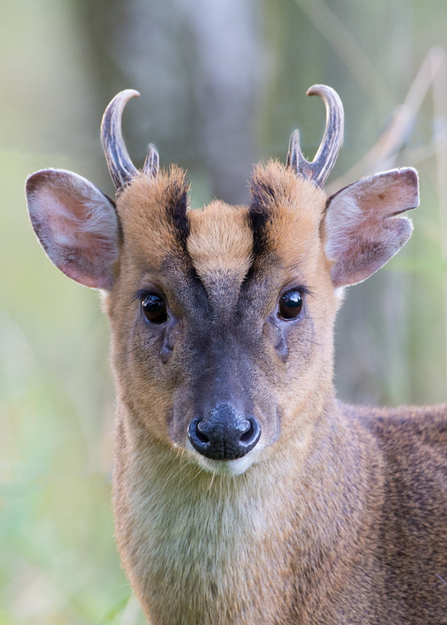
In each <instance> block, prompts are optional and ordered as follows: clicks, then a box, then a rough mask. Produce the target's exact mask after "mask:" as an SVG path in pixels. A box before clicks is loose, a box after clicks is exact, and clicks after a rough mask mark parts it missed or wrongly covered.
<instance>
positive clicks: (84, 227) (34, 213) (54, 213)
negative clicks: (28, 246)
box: [26, 169, 120, 289]
mask: <svg viewBox="0 0 447 625" xmlns="http://www.w3.org/2000/svg"><path fill="white" fill-rule="evenodd" d="M26 197H27V202H28V210H29V214H30V217H31V223H32V225H33V228H34V231H35V233H36V234H37V237H38V238H39V241H40V242H41V244H42V247H43V248H44V250H45V251H46V253H47V254H48V256H49V258H50V259H51V260H52V261H53V263H54V264H55V265H56V266H57V267H59V269H60V270H61V271H63V272H64V273H65V274H66V275H67V276H69V277H70V278H73V280H76V281H77V282H80V283H81V284H84V285H85V286H89V287H92V288H94V289H110V288H111V287H112V285H113V280H114V273H115V272H114V269H115V265H116V263H117V260H118V255H119V241H120V234H119V224H118V218H117V215H116V212H115V207H114V204H113V202H112V200H111V199H110V198H108V197H107V196H106V195H105V194H104V193H102V191H100V190H99V189H98V188H97V187H95V185H93V184H92V183H91V182H89V181H88V180H86V179H85V178H82V177H81V176H78V175H77V174H73V173H72V172H69V171H63V170H60V169H45V170H42V171H38V172H36V173H35V174H33V175H32V176H30V177H29V178H28V180H27V181H26Z"/></svg>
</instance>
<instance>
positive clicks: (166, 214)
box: [104, 163, 447, 625]
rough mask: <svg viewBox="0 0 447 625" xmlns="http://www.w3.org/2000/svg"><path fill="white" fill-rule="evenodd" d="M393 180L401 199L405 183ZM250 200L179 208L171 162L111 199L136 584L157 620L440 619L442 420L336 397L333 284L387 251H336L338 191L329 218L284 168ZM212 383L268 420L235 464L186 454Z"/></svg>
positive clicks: (227, 623) (309, 623)
mask: <svg viewBox="0 0 447 625" xmlns="http://www.w3.org/2000/svg"><path fill="white" fill-rule="evenodd" d="M392 176H393V180H394V179H395V180H396V181H397V182H396V185H397V187H393V188H394V189H396V188H398V185H399V184H402V185H404V184H407V183H406V182H405V180H404V178H405V177H407V178H411V175H410V174H408V173H406V172H403V173H402V172H397V173H396V172H394V173H393V174H392ZM402 180H403V182H402ZM410 182H411V181H410ZM362 184H363V183H362ZM251 188H252V202H251V204H250V206H248V207H244V206H242V207H231V206H228V205H225V204H223V203H221V202H218V201H214V202H212V203H211V204H210V205H209V206H207V207H205V209H204V210H203V211H198V210H197V211H192V210H188V211H186V199H185V198H186V191H187V186H186V183H185V180H184V175H183V173H182V172H181V171H180V170H178V169H175V168H174V169H173V170H172V171H171V172H169V173H167V172H164V173H161V174H160V175H159V177H158V178H157V179H156V180H153V179H149V178H146V177H144V176H140V177H137V178H136V179H134V180H133V181H132V183H131V184H130V185H129V186H128V187H127V188H126V189H124V190H123V191H122V192H121V193H120V194H119V195H118V198H117V213H118V218H119V223H120V228H121V234H122V237H121V243H120V260H119V263H118V264H116V265H115V266H114V272H115V280H114V285H113V288H112V289H110V291H109V292H107V294H105V295H104V309H105V311H106V313H107V315H108V316H109V318H110V323H111V329H112V361H113V370H114V375H115V380H116V388H117V396H118V397H117V402H118V407H117V421H116V439H115V440H116V445H115V469H114V510H115V519H116V537H117V542H118V545H119V549H120V553H121V557H122V561H123V564H124V567H125V569H126V572H127V574H128V576H129V579H130V581H131V584H132V586H133V588H134V589H135V592H136V594H137V596H138V598H139V600H140V602H141V605H142V606H143V608H144V610H145V613H146V615H147V617H148V618H149V619H150V622H151V623H152V625H197V624H199V623H206V624H210V625H214V624H215V625H234V624H236V623H237V624H238V625H259V624H260V623H266V624H267V623H268V624H269V625H292V624H295V625H340V624H342V623H343V624H360V623H361V624H362V625H366V624H371V625H372V624H377V625H379V624H380V625H385V624H388V623H393V624H396V625H398V624H404V623H413V624H415V625H416V624H420V625H427V624H440V623H447V585H446V584H445V583H444V582H443V581H442V579H441V578H444V579H445V578H447V538H446V531H445V530H446V513H447V490H446V485H447V460H446V453H445V452H446V444H447V426H446V423H447V421H446V412H447V409H446V407H445V406H444V407H434V408H399V409H395V410H378V409H366V408H354V407H349V406H345V405H343V404H341V403H340V402H338V401H337V400H336V399H335V393H334V389H333V384H332V376H333V324H334V319H335V315H336V312H337V309H338V306H339V304H340V300H341V291H340V289H338V288H335V286H339V284H337V281H336V280H335V279H334V278H333V277H331V273H332V274H334V267H335V269H336V271H335V274H336V275H337V276H338V277H337V280H341V278H340V276H344V275H345V274H349V272H350V271H351V269H350V267H351V265H352V266H353V267H354V270H355V272H357V273H356V276H361V278H362V279H363V278H364V277H365V276H366V274H368V275H369V274H370V273H372V271H374V270H376V269H377V267H378V261H377V258H379V256H378V255H377V254H379V253H380V258H386V259H387V258H389V257H390V255H392V254H393V253H395V251H396V249H397V248H398V245H397V244H395V243H394V239H392V244H390V246H389V247H388V248H386V249H385V248H380V249H379V252H376V251H374V250H373V251H372V252H368V254H365V256H364V259H363V260H362V259H361V260H360V261H358V257H357V256H356V260H355V262H351V259H350V258H349V257H347V256H343V254H344V253H345V252H344V251H343V250H344V241H345V240H344V239H336V242H337V243H338V244H337V245H334V243H333V240H332V239H331V238H330V237H331V236H338V235H337V234H335V235H333V234H331V232H333V231H334V228H335V227H333V226H332V225H331V224H332V223H336V222H337V215H336V214H335V213H331V217H330V220H328V218H327V214H328V211H331V210H333V211H335V210H342V209H343V208H340V207H339V204H340V198H338V199H335V200H334V199H332V201H333V204H332V208H331V204H329V208H327V207H326V197H325V195H324V193H323V192H322V191H321V190H320V189H318V188H317V187H315V186H314V185H313V184H312V183H310V182H308V181H306V180H304V179H302V178H300V177H297V176H296V175H294V174H293V173H292V172H291V171H290V170H288V169H286V168H285V167H283V166H282V165H280V164H278V163H269V164H267V165H266V166H264V167H263V166H259V167H257V168H256V169H255V172H254V175H253V179H252V187H251ZM359 188H362V187H359ZM406 188H407V187H405V189H406ZM405 189H404V193H403V194H402V195H403V196H405V193H406V190H405ZM399 197H401V196H400V195H399ZM408 198H409V199H408V200H407V199H406V196H405V197H404V200H403V201H404V204H405V205H404V206H403V209H404V208H411V206H410V204H411V203H412V202H413V205H414V193H413V194H410V193H409V194H408ZM379 199H380V201H381V202H382V201H383V197H382V195H381V196H380V198H379ZM385 203H386V202H385ZM359 205H360V203H359ZM385 208H386V209H387V210H388V206H385ZM401 208H402V207H401ZM358 210H359V209H358V206H357V205H353V208H352V210H351V209H350V211H351V212H350V213H349V214H348V213H347V219H346V220H345V222H344V223H345V224H348V225H349V227H350V228H351V231H350V232H351V234H350V236H354V235H353V234H352V222H351V221H349V220H350V219H351V217H352V215H355V213H356V211H357V212H358ZM368 210H369V208H368ZM390 215H391V218H394V217H393V215H392V214H391V212H387V213H386V216H385V217H386V219H388V218H389V217H390ZM345 216H346V215H345ZM385 217H384V221H385ZM362 219H363V217H362ZM325 220H326V221H325ZM364 221H367V220H366V219H364ZM328 223H329V226H330V227H327V224H328ZM402 224H403V225H402ZM391 226H392V227H390V228H389V230H390V231H391V230H392V228H395V227H397V228H400V229H405V228H406V230H408V228H410V226H409V225H408V224H407V225H405V224H404V223H403V220H402V219H400V221H399V222H397V221H394V222H392V224H391ZM367 227H369V225H368V224H367ZM386 227H388V226H387V225H386V226H385V228H386ZM331 228H332V230H331ZM335 230H336V228H335ZM380 231H381V226H380V224H379V225H378V226H377V227H376V226H374V232H379V233H380ZM371 232H372V230H371ZM387 232H388V231H387ZM368 236H369V235H368ZM374 236H376V235H374ZM379 236H382V235H381V234H379ZM386 236H388V234H386ZM390 236H391V235H390ZM385 238H386V237H385ZM385 238H384V241H385ZM374 241H375V239H374ZM354 243H355V240H354ZM385 243H386V241H385ZM385 243H384V245H385ZM401 244H402V243H399V246H400V245H401ZM368 245H369V243H368ZM393 246H394V247H393ZM345 247H346V249H347V250H348V252H349V250H351V247H349V246H345ZM376 248H377V246H376ZM376 248H374V249H376ZM395 248H396V249H395ZM327 249H331V250H335V252H334V254H333V256H330V255H329V257H328V254H327ZM377 249H378V248H377ZM340 250H341V252H340ZM346 258H347V260H346ZM370 259H372V260H370ZM383 262H385V261H383ZM343 263H344V264H343ZM368 263H370V264H369V265H368ZM382 264H383V263H382ZM340 267H341V269H340ZM368 272H369V273H368ZM335 274H334V275H335ZM346 280H347V281H349V275H348V277H347V278H346ZM345 283H347V282H345ZM334 285H335V286H334ZM298 287H299V288H305V289H306V290H307V291H309V294H308V295H307V296H306V302H305V307H304V309H303V314H302V317H301V318H300V320H299V321H297V322H291V323H290V324H287V323H286V324H283V325H280V324H279V322H278V317H277V314H276V310H277V302H278V298H279V297H280V295H281V293H284V292H285V291H287V289H289V290H290V289H293V288H298ZM141 289H143V290H144V289H149V290H154V289H155V290H157V291H160V292H161V293H163V294H164V297H165V298H166V300H167V302H168V305H169V310H170V315H171V317H172V319H175V323H174V322H172V323H171V322H169V323H166V324H164V325H163V324H162V325H159V326H157V325H152V326H150V325H149V326H148V324H147V323H145V322H144V320H143V319H142V315H141V312H140V303H139V296H138V292H139V291H140V290H141ZM216 384H220V386H219V387H218V388H219V392H220V393H223V394H224V395H223V396H224V398H225V397H228V398H229V400H233V399H234V398H236V399H237V398H239V399H241V398H242V399H243V400H244V401H247V402H249V404H248V405H249V410H250V411H251V414H253V415H254V416H255V417H256V418H257V419H258V421H259V423H260V425H261V428H262V436H261V439H260V442H259V443H258V445H257V446H256V447H255V448H254V450H253V451H252V452H250V454H248V456H249V458H250V460H247V462H246V460H245V459H244V458H246V457H244V458H241V459H238V460H235V461H231V462H233V464H231V462H226V461H218V460H212V461H208V460H207V459H206V458H205V459H204V458H201V457H199V454H198V453H196V452H195V451H194V450H193V449H192V447H191V445H190V444H189V443H188V437H187V427H188V424H189V422H190V421H191V419H192V418H193V417H194V416H195V414H196V411H197V410H198V409H199V408H200V406H201V404H200V402H201V401H205V400H206V397H207V395H208V394H209V389H210V388H214V387H215V385H216ZM225 393H226V395H225ZM247 410H248V409H247ZM248 456H247V457H248ZM245 462H246V464H244V463H245ZM234 467H236V468H234Z"/></svg>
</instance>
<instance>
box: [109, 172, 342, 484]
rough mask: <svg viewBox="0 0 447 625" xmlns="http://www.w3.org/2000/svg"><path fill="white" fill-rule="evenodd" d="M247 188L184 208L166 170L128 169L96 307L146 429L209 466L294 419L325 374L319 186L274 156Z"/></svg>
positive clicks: (327, 325)
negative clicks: (117, 244) (155, 174)
mask: <svg viewBox="0 0 447 625" xmlns="http://www.w3.org/2000/svg"><path fill="white" fill-rule="evenodd" d="M252 187H253V189H252V191H253V199H252V203H251V205H250V206H249V207H239V208H238V207H232V206H228V205H225V204H222V203H220V202H214V203H212V204H210V205H209V206H207V207H206V208H205V209H204V210H203V211H200V210H187V207H186V194H187V187H186V185H185V182H184V178H183V175H182V174H181V173H180V172H179V171H177V170H174V171H173V172H172V173H171V174H170V175H164V174H161V175H160V176H159V178H158V179H157V181H156V182H154V181H153V180H148V179H147V178H145V177H140V178H138V179H136V180H134V182H133V184H132V185H131V186H130V187H129V188H128V189H126V190H124V191H123V193H122V194H120V196H119V199H118V202H117V210H118V214H119V216H120V223H121V226H122V232H123V243H122V251H121V259H120V269H119V275H118V277H117V279H116V281H115V283H114V286H113V288H112V290H111V291H110V292H109V294H108V295H107V304H106V309H107V312H108V314H109V316H110V319H111V326H112V332H113V346H114V347H113V353H114V364H115V371H116V374H117V376H118V386H119V388H120V389H121V398H122V400H123V401H124V402H125V403H126V404H127V405H128V406H129V407H130V408H131V411H132V413H133V414H134V415H138V419H139V420H140V421H141V422H142V423H144V425H145V427H146V428H148V430H150V432H151V436H152V437H154V438H155V439H158V440H159V441H160V442H164V443H165V444H166V445H177V446H179V447H181V448H184V449H187V450H189V452H190V453H191V454H193V455H194V456H195V457H196V458H197V460H198V461H199V462H200V464H201V465H202V466H204V467H206V468H208V469H210V470H212V471H223V472H239V471H240V470H243V469H245V468H247V466H249V465H250V464H251V462H252V461H253V460H254V459H256V458H258V457H259V456H260V455H262V453H261V452H262V450H263V449H264V448H266V447H270V446H271V445H272V444H273V443H274V442H275V441H276V440H277V439H278V438H279V437H280V435H281V434H282V432H284V431H286V432H287V430H288V429H290V428H299V427H300V419H299V417H297V415H299V414H300V413H302V414H307V413H308V412H309V411H308V410H303V407H304V406H305V405H306V404H310V403H312V402H315V397H314V394H315V393H314V387H315V384H312V383H311V379H312V378H313V377H314V376H315V374H316V371H317V370H320V371H321V369H323V368H325V370H326V374H325V380H324V382H325V383H326V384H329V383H330V378H331V358H332V350H331V349H329V352H327V351H326V350H321V343H322V342H324V343H326V344H328V345H330V334H331V328H332V320H333V317H334V314H335V308H336V302H335V297H334V293H333V288H332V283H331V280H330V277H329V275H328V271H327V265H328V263H327V259H326V257H325V255H324V252H323V246H322V244H321V242H320V235H319V225H320V221H321V215H322V212H323V209H324V203H325V197H324V194H323V193H322V191H321V190H319V189H318V188H316V187H315V186H313V185H311V184H309V183H308V182H306V181H305V180H300V179H299V178H296V176H294V174H293V173H292V172H290V171H288V170H286V169H285V168H284V167H283V166H280V165H278V164H271V165H270V166H268V167H267V168H266V169H261V168H259V169H258V170H257V172H256V174H255V176H254V179H253V185H252ZM323 365H325V367H323ZM322 386H324V384H322ZM325 388H326V387H325ZM320 392H321V387H319V388H318V393H320ZM301 425H302V424H301ZM222 461H226V462H222Z"/></svg>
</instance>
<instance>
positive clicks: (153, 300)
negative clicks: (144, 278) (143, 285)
mask: <svg viewBox="0 0 447 625" xmlns="http://www.w3.org/2000/svg"><path fill="white" fill-rule="evenodd" d="M141 308H142V310H143V314H144V316H145V317H146V319H147V320H148V321H150V322H151V323H164V322H165V321H166V319H167V318H168V313H167V310H166V302H165V301H164V299H163V298H162V297H160V296H159V295H157V294H156V293H148V294H147V295H145V296H144V297H143V298H142V299H141Z"/></svg>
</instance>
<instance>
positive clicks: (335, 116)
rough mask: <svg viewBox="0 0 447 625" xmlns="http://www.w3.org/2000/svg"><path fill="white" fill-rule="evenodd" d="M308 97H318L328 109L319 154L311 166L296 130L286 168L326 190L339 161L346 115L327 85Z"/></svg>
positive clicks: (318, 88) (317, 86) (311, 91)
mask: <svg viewBox="0 0 447 625" xmlns="http://www.w3.org/2000/svg"><path fill="white" fill-rule="evenodd" d="M306 93H307V95H319V96H320V97H321V98H323V101H324V104H325V106H326V129H325V131H324V135H323V139H322V141H321V144H320V147H319V148H318V152H317V153H316V155H315V158H314V160H313V161H312V162H309V161H308V160H306V159H305V158H304V156H303V153H302V152H301V148H300V133H299V132H298V130H294V131H293V133H292V136H291V137H290V142H289V150H288V152H287V166H288V167H291V168H292V169H293V170H294V171H295V172H296V173H297V174H299V175H301V176H303V177H304V178H308V179H309V180H313V181H314V182H315V184H317V185H318V186H319V187H323V186H324V183H325V182H326V180H327V178H328V176H329V174H330V173H331V170H332V168H333V167H334V165H335V161H336V160H337V156H338V153H339V151H340V148H341V145H342V143H343V124H344V111H343V104H342V102H341V100H340V98H339V96H338V93H337V92H336V91H335V90H334V89H332V88H331V87H327V86H326V85H314V86H313V87H311V88H310V89H308V90H307V92H306Z"/></svg>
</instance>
